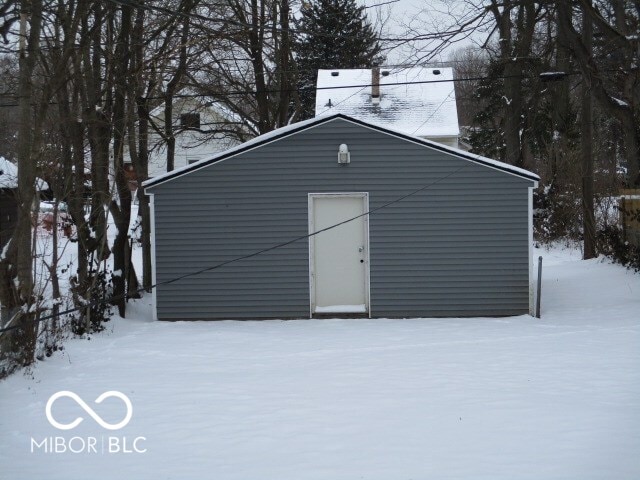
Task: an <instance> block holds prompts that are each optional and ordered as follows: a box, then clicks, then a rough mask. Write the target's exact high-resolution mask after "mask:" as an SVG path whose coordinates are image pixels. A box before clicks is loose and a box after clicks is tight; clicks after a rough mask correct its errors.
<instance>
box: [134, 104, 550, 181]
mask: <svg viewBox="0 0 640 480" xmlns="http://www.w3.org/2000/svg"><path fill="white" fill-rule="evenodd" d="M337 119H342V120H346V121H349V122H352V123H355V124H358V125H361V126H363V127H367V128H371V129H372V130H376V131H379V132H381V133H384V134H387V135H392V136H394V137H398V138H402V139H404V140H407V141H410V142H413V143H416V144H419V145H424V146H427V147H431V148H433V149H435V150H440V151H442V152H445V153H448V154H451V155H454V156H456V157H458V158H463V159H465V160H469V161H471V162H473V163H477V164H480V165H484V166H486V167H490V168H493V169H496V170H501V171H503V172H506V173H510V174H513V175H516V176H518V177H522V178H525V179H527V180H532V181H534V182H537V181H538V180H540V177H539V176H538V175H536V174H535V173H532V172H530V171H528V170H525V169H523V168H519V167H514V166H513V165H509V164H507V163H503V162H499V161H497V160H492V159H490V158H486V157H482V156H480V155H475V154H472V153H469V152H465V151H464V150H460V149H458V148H453V147H448V146H446V145H442V144H440V143H437V142H433V141H431V140H425V139H424V138H420V137H417V136H412V135H406V134H405V133H403V132H398V131H395V130H392V129H388V128H383V127H380V126H378V125H375V124H373V123H368V122H364V121H362V120H358V119H356V118H352V117H348V116H346V115H343V114H340V113H337V114H333V115H325V116H321V117H315V118H312V119H309V120H305V121H303V122H298V123H294V124H292V125H287V126H286V127H282V128H278V129H277V130H273V131H272V132H269V133H265V134H264V135H260V136H259V137H255V138H253V139H251V140H249V141H248V142H245V143H242V144H240V145H238V146H236V147H233V148H230V149H229V150H226V151H224V152H221V153H219V154H216V155H214V156H212V157H209V158H205V159H202V160H200V161H199V162H196V163H193V164H191V165H187V166H185V167H182V168H177V169H175V170H173V171H171V172H167V173H165V174H163V175H158V176H157V177H154V178H151V179H149V180H146V181H145V182H143V183H142V186H143V187H145V188H147V187H153V186H155V185H158V184H160V183H164V182H167V181H169V180H172V179H174V178H176V177H181V176H183V175H186V174H189V173H191V172H194V171H196V170H200V169H201V168H204V167H207V166H209V165H211V164H214V163H218V162H221V161H223V160H227V159H229V158H232V157H235V156H236V155H239V154H241V153H243V152H246V151H248V150H252V149H254V148H257V147H260V146H262V145H265V144H268V143H271V142H273V141H276V140H279V139H281V138H285V137H288V136H290V135H295V134H296V133H298V132H301V131H304V130H308V129H311V128H313V127H316V126H318V125H322V124H324V123H328V122H332V121H335V120H337Z"/></svg>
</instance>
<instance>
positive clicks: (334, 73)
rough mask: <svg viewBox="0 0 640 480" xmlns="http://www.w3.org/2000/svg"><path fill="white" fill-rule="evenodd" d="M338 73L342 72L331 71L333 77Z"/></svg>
mask: <svg viewBox="0 0 640 480" xmlns="http://www.w3.org/2000/svg"><path fill="white" fill-rule="evenodd" d="M338 75H340V72H331V76H332V77H337V76H338Z"/></svg>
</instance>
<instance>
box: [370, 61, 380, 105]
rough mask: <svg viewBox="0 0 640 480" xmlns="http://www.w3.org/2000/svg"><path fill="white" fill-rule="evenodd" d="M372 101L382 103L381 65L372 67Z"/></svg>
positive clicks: (377, 103) (376, 103)
mask: <svg viewBox="0 0 640 480" xmlns="http://www.w3.org/2000/svg"><path fill="white" fill-rule="evenodd" d="M371 103H372V104H373V105H380V67H379V66H377V65H376V66H375V67H373V68H372V69H371Z"/></svg>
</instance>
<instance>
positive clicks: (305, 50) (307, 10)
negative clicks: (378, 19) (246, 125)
mask: <svg viewBox="0 0 640 480" xmlns="http://www.w3.org/2000/svg"><path fill="white" fill-rule="evenodd" d="M301 13H302V17H301V18H300V19H299V20H297V21H296V29H297V34H296V39H295V47H294V48H295V55H296V63H297V67H298V87H299V88H300V102H301V109H300V114H299V118H300V119H301V120H304V119H307V118H311V117H313V116H314V115H315V100H316V92H315V88H316V78H317V71H318V69H322V68H370V67H371V66H373V64H375V63H380V62H381V61H382V60H383V57H382V56H381V54H380V51H381V48H380V44H379V42H378V36H377V34H376V33H375V32H374V30H373V28H372V26H371V24H370V23H369V22H368V20H367V18H366V15H365V13H364V7H360V6H358V5H357V4H356V2H355V0H311V3H306V2H303V5H302V10H301Z"/></svg>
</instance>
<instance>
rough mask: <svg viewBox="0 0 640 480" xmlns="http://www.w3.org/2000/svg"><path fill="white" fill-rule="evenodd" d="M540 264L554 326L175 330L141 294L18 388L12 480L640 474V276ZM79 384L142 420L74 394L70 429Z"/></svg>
mask: <svg viewBox="0 0 640 480" xmlns="http://www.w3.org/2000/svg"><path fill="white" fill-rule="evenodd" d="M536 253H537V254H541V255H543V256H544V257H545V269H544V282H543V302H542V303H543V308H542V319H540V320H537V319H534V318H531V317H529V316H522V317H514V318H500V319H495V318H471V319H407V320H299V321H286V322H283V321H261V322H212V323H206V322H198V323H182V322H177V323H162V322H152V321H151V320H150V318H151V313H150V309H149V305H148V303H149V300H148V299H143V300H141V301H139V302H137V303H136V304H134V305H133V306H132V308H131V312H130V313H131V315H130V317H131V318H127V319H126V320H125V319H115V320H114V321H113V322H111V323H110V325H109V327H108V329H107V331H106V332H104V333H102V334H99V335H95V336H93V337H92V338H91V340H72V341H69V342H68V343H67V344H66V350H65V351H64V352H63V353H58V354H56V355H54V356H53V357H51V358H50V359H47V360H46V361H45V362H40V363H38V365H37V366H36V367H35V368H34V369H33V370H32V372H31V373H30V374H28V375H23V374H18V375H14V376H13V377H10V378H9V379H7V380H6V381H4V382H2V383H0V432H1V434H0V478H1V479H35V478H48V479H57V478H59V479H87V478H90V479H112V478H131V479H154V480H155V479H165V478H166V479H174V478H176V479H191V478H207V479H209V478H210V479H223V480H224V479H247V480H256V479H261V480H262V479H277V480H284V479H296V480H302V479H322V480H327V479H394V480H395V479H426V478H434V479H478V478H481V479H523V478H524V479H616V480H621V479H637V478H640V455H638V453H639V452H640V275H639V274H634V273H632V272H629V271H627V270H624V269H623V268H621V267H619V266H615V265H611V264H609V263H607V262H604V261H602V260H593V261H587V262H583V261H579V254H578V253H577V252H576V251H572V250H564V251H562V250H552V251H550V252H546V251H538V252H536ZM536 257H537V255H536ZM62 390H68V391H72V392H75V393H76V394H77V395H78V396H79V397H80V398H81V399H82V400H83V401H84V402H86V404H87V405H88V407H90V408H91V409H93V410H94V411H95V413H96V415H97V416H98V418H99V419H101V420H102V421H104V422H108V423H111V424H114V423H117V422H119V421H120V420H122V419H123V417H124V416H125V414H126V412H127V409H126V404H125V403H124V402H123V401H122V400H120V399H118V398H106V399H105V400H104V401H103V402H102V403H99V404H97V403H95V402H94V401H95V399H96V398H97V397H98V396H100V395H101V394H103V393H104V392H108V391H112V390H115V391H119V392H122V393H124V394H125V395H126V396H127V397H128V398H129V399H130V401H131V405H132V408H133V410H132V417H131V420H130V422H129V423H128V424H127V425H126V426H125V427H124V428H122V429H120V430H108V429H105V428H103V427H101V426H100V425H99V422H97V421H96V420H94V419H93V418H92V417H91V416H90V414H88V413H87V412H86V411H85V409H83V408H81V406H80V405H79V404H78V403H77V402H76V401H74V400H73V399H71V398H69V397H62V398H59V399H57V400H56V401H55V402H54V403H53V404H52V405H51V416H52V417H53V418H54V420H55V421H57V422H58V423H62V424H68V423H70V422H72V421H73V420H74V419H76V418H77V417H82V418H83V419H84V420H83V421H82V422H81V423H80V424H79V425H78V426H77V427H76V428H74V429H70V430H58V429H56V428H54V427H53V426H52V425H51V423H50V422H49V421H48V419H47V415H46V413H45V407H46V404H47V401H48V400H49V399H50V397H51V396H52V395H53V394H55V393H56V392H58V391H62ZM50 437H54V438H53V439H51V440H50V441H51V442H53V443H54V445H55V442H58V445H59V447H58V453H56V452H55V450H56V449H55V448H54V449H53V450H54V452H51V451H50V449H47V446H48V444H47V443H46V441H47V439H48V438H50ZM56 437H57V438H58V439H59V440H56ZM110 438H111V440H110ZM60 439H61V440H60ZM91 439H95V443H94V444H93V445H94V447H95V451H93V449H92V448H90V445H91V444H92V443H91V442H92V440H91ZM114 439H115V440H114ZM34 441H35V443H36V445H35V447H34ZM43 442H44V443H43ZM134 442H135V443H134ZM110 445H111V448H110ZM63 446H64V447H65V448H67V451H66V452H64V453H63V452H61V451H60V450H62V447H63ZM134 447H135V448H134ZM69 448H72V449H73V450H75V451H78V453H71V452H69V450H68V449H69ZM45 449H47V450H48V451H47V452H45ZM124 449H126V450H127V452H130V453H124V452H123V450H124ZM136 449H137V450H138V452H136V451H135V450H136ZM32 450H33V451H32Z"/></svg>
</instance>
